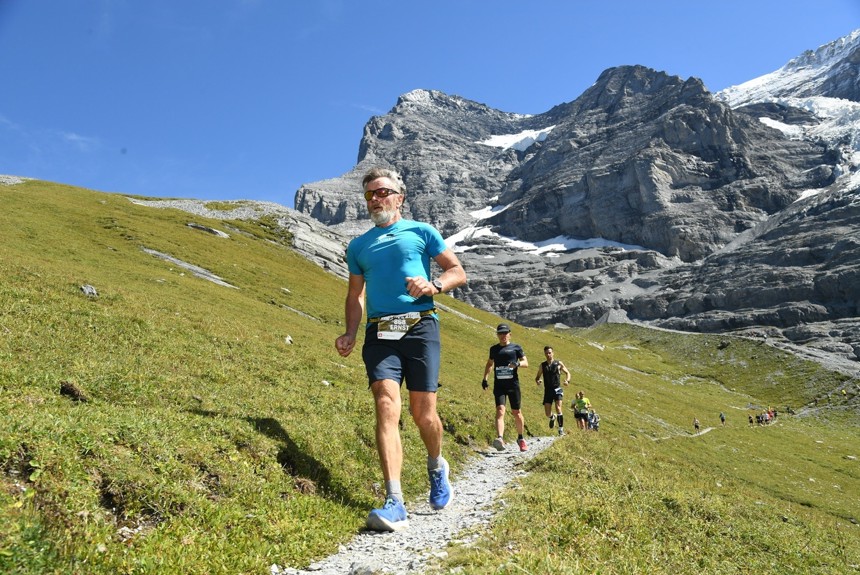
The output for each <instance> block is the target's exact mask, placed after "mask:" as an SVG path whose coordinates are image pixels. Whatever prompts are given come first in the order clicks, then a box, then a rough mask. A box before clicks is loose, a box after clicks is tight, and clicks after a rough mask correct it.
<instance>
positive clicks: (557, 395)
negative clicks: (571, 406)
mask: <svg viewBox="0 0 860 575" xmlns="http://www.w3.org/2000/svg"><path fill="white" fill-rule="evenodd" d="M563 399H564V390H562V389H561V387H551V388H549V389H547V388H544V390H543V402H544V403H553V402H555V401H562V400H563Z"/></svg>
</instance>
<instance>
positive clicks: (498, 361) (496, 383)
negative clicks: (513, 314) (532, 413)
mask: <svg viewBox="0 0 860 575" xmlns="http://www.w3.org/2000/svg"><path fill="white" fill-rule="evenodd" d="M496 335H497V336H498V338H499V343H497V344H496V345H494V346H492V347H491V348H490V358H489V359H488V360H487V365H486V367H485V368H484V379H483V381H482V382H481V386H482V387H483V388H484V389H487V388H488V387H489V384H488V383H487V378H488V377H489V376H490V370H491V369H492V370H493V396H494V397H495V399H496V439H494V440H493V447H495V448H496V449H498V450H499V451H503V450H504V449H505V440H504V436H505V403H506V402H508V401H510V403H511V413H512V414H513V416H514V425H516V428H517V446H519V448H520V451H525V450H526V449H528V447H527V446H526V440H525V438H523V431H524V429H525V421H524V420H523V414H522V411H520V406H521V403H522V396H521V394H520V380H519V375H518V373H517V369H518V368H520V367H528V366H529V360H528V359H527V358H526V354H525V352H524V351H523V348H522V347H520V346H519V344H516V343H511V328H510V326H508V324H506V323H500V324H499V326H498V327H497V328H496Z"/></svg>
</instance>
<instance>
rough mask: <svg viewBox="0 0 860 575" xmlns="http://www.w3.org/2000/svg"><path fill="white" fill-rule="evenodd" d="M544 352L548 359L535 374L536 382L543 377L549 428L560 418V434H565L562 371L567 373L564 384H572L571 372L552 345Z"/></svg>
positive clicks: (545, 409) (546, 347)
mask: <svg viewBox="0 0 860 575" xmlns="http://www.w3.org/2000/svg"><path fill="white" fill-rule="evenodd" d="M543 354H544V355H545V356H546V361H543V362H541V364H540V367H539V368H538V372H537V375H536V376H535V383H537V384H538V385H540V382H541V378H543V409H544V413H546V416H547V417H548V418H549V428H550V429H552V427H553V425H555V422H556V420H558V434H559V435H564V414H563V413H562V412H561V403H562V401H563V400H564V390H563V389H562V388H561V372H564V374H565V375H566V378H565V380H564V385H570V372H569V371H568V370H567V367H565V365H564V364H563V363H562V362H561V361H559V360H557V359H555V358H554V355H553V354H554V352H553V349H552V346H549V345H547V346H545V347H544V348H543ZM553 404H555V413H553V412H552V406H553Z"/></svg>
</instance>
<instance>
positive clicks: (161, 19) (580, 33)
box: [0, 0, 860, 206]
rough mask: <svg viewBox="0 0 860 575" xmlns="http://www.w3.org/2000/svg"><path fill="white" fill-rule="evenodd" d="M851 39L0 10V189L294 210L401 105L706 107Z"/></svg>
mask: <svg viewBox="0 0 860 575" xmlns="http://www.w3.org/2000/svg"><path fill="white" fill-rule="evenodd" d="M856 28H860V0H806V1H799V0H743V1H741V0H719V1H713V2H704V1H701V0H665V1H661V0H594V1H591V0H589V1H585V0H532V1H527V2H526V1H523V0H433V1H431V2H418V1H411V0H398V1H395V0H391V1H386V0H367V1H361V0H320V1H316V0H0V174H8V175H18V176H28V177H34V178H39V179H45V180H51V181H57V182H61V183H66V184H73V185H78V186H83V187H87V188H92V189H95V190H100V191H106V192H121V193H128V194H139V195H147V196H163V197H181V198H199V199H256V200H268V201H275V202H278V203H281V204H284V205H288V206H292V204H293V196H294V194H295V191H296V190H297V189H298V187H299V186H300V185H301V184H303V183H307V182H312V181H316V180H320V179H325V178H330V177H336V176H339V175H341V174H343V173H344V172H346V171H348V170H349V169H350V168H351V167H352V166H353V165H354V164H355V162H356V157H357V154H358V145H359V141H360V138H361V134H362V129H363V127H364V124H365V123H366V122H367V121H368V119H370V117H371V116H374V115H379V114H384V113H386V112H388V111H389V110H390V109H391V108H392V106H394V104H395V103H396V101H397V98H398V96H399V95H401V94H403V93H405V92H408V91H410V90H413V89H416V88H425V89H433V90H441V91H443V92H446V93H448V94H456V95H458V96H462V97H464V98H468V99H470V100H475V101H478V102H481V103H484V104H487V105H488V106H491V107H493V108H497V109H500V110H503V111H506V112H517V113H523V114H535V113H541V112H545V111H547V110H549V109H550V108H551V107H553V106H555V105H557V104H560V103H562V102H568V101H571V100H574V99H576V98H577V97H578V96H579V95H580V94H582V92H583V91H584V90H585V89H586V88H588V86H590V85H591V84H592V83H593V82H594V81H595V80H596V79H597V77H598V76H599V75H600V73H601V72H602V71H603V70H605V69H607V68H610V67H613V66H620V65H626V64H642V65H645V66H649V67H652V68H655V69H657V70H662V71H665V72H667V73H669V74H673V75H678V76H681V77H683V78H687V77H689V76H696V77H699V78H701V79H702V80H703V81H704V83H705V85H706V86H707V87H708V88H709V89H710V90H711V91H712V92H716V91H719V90H721V89H723V88H726V87H728V86H731V85H735V84H740V83H742V82H745V81H747V80H751V79H753V78H755V77H758V76H761V75H763V74H766V73H768V72H771V71H773V70H776V69H777V68H780V67H781V66H783V65H784V64H785V63H786V62H788V60H790V59H791V58H793V57H795V56H798V55H800V54H801V53H802V52H803V51H804V50H809V49H813V50H814V49H815V48H817V47H818V46H820V45H822V44H826V43H828V42H830V41H832V40H836V39H837V38H840V37H842V36H844V35H846V34H848V33H849V32H851V31H852V30H854V29H856Z"/></svg>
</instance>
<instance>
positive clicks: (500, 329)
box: [496, 323, 511, 333]
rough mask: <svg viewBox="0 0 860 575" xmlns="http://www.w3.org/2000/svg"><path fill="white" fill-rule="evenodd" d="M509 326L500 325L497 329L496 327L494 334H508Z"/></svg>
mask: <svg viewBox="0 0 860 575" xmlns="http://www.w3.org/2000/svg"><path fill="white" fill-rule="evenodd" d="M510 332H511V326H509V325H508V324H506V323H500V324H499V325H498V327H496V333H510Z"/></svg>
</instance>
